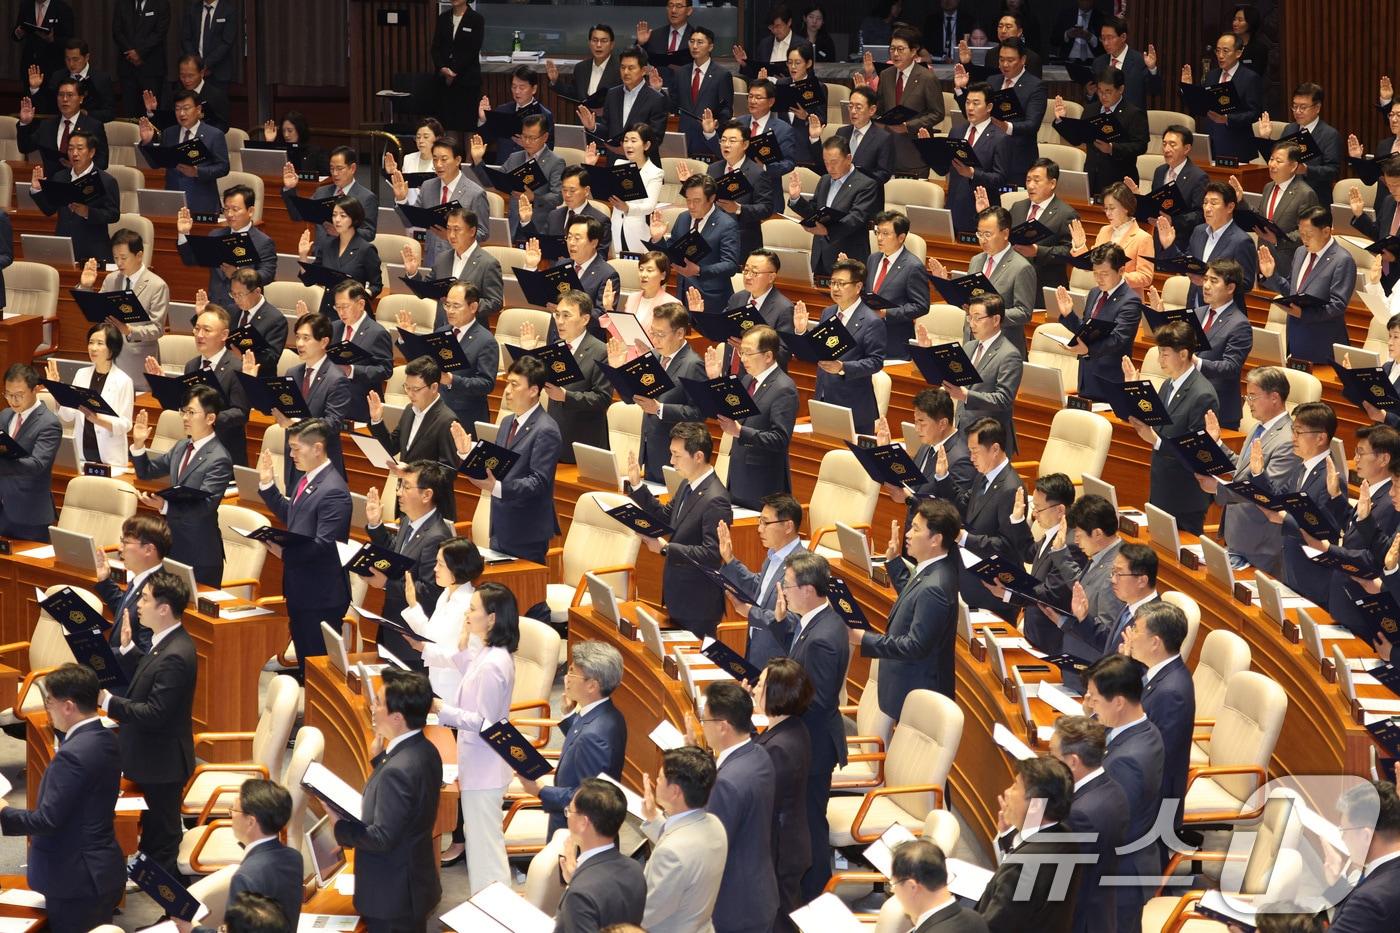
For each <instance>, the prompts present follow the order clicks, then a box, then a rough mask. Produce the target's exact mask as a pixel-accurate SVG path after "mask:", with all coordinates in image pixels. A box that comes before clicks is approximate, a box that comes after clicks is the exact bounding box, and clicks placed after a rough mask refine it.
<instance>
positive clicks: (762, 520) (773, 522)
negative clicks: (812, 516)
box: [758, 517, 791, 585]
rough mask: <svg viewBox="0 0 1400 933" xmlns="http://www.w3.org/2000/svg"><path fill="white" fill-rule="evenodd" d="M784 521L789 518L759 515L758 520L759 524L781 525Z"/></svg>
mask: <svg viewBox="0 0 1400 933" xmlns="http://www.w3.org/2000/svg"><path fill="white" fill-rule="evenodd" d="M786 521H791V519H787V518H762V517H760V518H759V520H758V523H759V524H760V525H781V524H782V523H783V522H786ZM780 585H781V584H780Z"/></svg>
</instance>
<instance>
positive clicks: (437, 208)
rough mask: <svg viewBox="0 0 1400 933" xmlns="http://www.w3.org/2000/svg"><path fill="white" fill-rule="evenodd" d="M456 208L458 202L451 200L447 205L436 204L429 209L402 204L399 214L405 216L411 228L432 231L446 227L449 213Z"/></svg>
mask: <svg viewBox="0 0 1400 933" xmlns="http://www.w3.org/2000/svg"><path fill="white" fill-rule="evenodd" d="M456 206H457V202H456V201H451V200H449V201H448V202H447V203H446V204H434V205H431V206H429V207H422V206H420V205H417V204H400V205H398V208H399V213H400V214H403V219H404V220H405V221H407V222H408V225H409V226H410V227H422V228H424V229H431V228H433V227H444V226H446V225H447V212H448V211H450V210H452V209H453V208H454V207H456Z"/></svg>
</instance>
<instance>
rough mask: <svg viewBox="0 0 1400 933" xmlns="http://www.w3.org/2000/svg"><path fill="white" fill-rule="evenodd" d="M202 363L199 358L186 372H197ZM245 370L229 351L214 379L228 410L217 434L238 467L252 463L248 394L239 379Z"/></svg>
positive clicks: (222, 415)
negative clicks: (246, 431) (249, 461)
mask: <svg viewBox="0 0 1400 933" xmlns="http://www.w3.org/2000/svg"><path fill="white" fill-rule="evenodd" d="M202 362H204V361H203V359H202V358H201V357H199V356H195V357H194V358H193V359H191V360H189V361H187V362H186V363H185V372H186V373H192V372H194V371H195V370H197V369H199V367H200V364H201V363H202ZM241 366H242V361H241V360H239V358H238V357H237V356H236V355H234V353H233V351H232V350H225V351H224V355H223V356H221V357H219V362H218V365H216V366H215V367H214V378H215V379H216V380H217V381H218V383H219V390H220V391H222V392H223V394H224V405H225V406H226V407H225V408H224V410H223V411H221V412H219V414H218V415H217V416H216V418H215V420H214V433H215V434H216V435H218V438H219V443H220V444H222V445H223V447H224V450H226V451H227V452H228V455H229V457H230V458H231V459H232V460H233V462H234V465H235V466H243V465H245V464H246V463H247V462H248V437H247V435H246V434H245V433H244V432H245V429H246V428H247V425H248V393H246V392H244V391H243V383H242V382H240V381H239V379H238V376H237V375H236V374H237V373H238V372H240V371H241V369H240V367H241Z"/></svg>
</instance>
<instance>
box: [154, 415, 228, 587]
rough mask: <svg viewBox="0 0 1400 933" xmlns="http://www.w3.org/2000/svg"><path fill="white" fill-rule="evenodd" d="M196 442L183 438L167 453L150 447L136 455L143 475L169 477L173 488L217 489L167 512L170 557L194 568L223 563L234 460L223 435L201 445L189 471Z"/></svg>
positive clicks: (157, 477) (175, 504)
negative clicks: (222, 519)
mask: <svg viewBox="0 0 1400 933" xmlns="http://www.w3.org/2000/svg"><path fill="white" fill-rule="evenodd" d="M192 443H193V441H191V440H190V439H189V438H182V439H181V440H178V441H176V442H175V444H174V446H173V447H171V448H170V449H169V450H168V451H166V452H165V453H163V454H158V453H154V452H153V451H150V450H147V451H145V452H144V453H142V454H140V455H138V456H134V457H132V458H131V463H132V466H133V467H135V469H136V475H137V476H139V477H141V479H147V480H156V479H169V480H170V485H171V486H184V487H187V488H191V489H200V490H203V491H204V492H207V493H212V494H213V498H211V499H208V500H207V501H204V502H171V503H169V506H170V507H169V508H168V509H167V510H166V513H165V521H166V524H168V525H169V526H170V535H171V539H172V545H171V549H170V556H171V557H173V558H175V559H176V560H178V561H180V562H182V563H186V564H189V565H190V566H191V567H209V566H214V565H219V566H222V564H223V562H224V540H223V538H222V537H221V536H220V534H219V502H220V501H221V500H222V499H223V497H224V491H225V490H227V489H228V484H229V483H231V482H233V461H232V460H231V459H230V458H229V454H228V451H227V450H225V449H224V445H223V444H220V443H219V439H218V437H217V436H215V437H214V438H212V439H211V440H209V441H208V442H207V443H206V444H205V445H204V446H203V447H201V448H199V450H198V452H196V453H195V454H194V455H193V456H191V457H190V462H189V465H188V466H187V467H185V469H184V470H183V471H181V470H180V465H181V464H182V463H183V462H184V459H185V451H186V450H187V449H188V448H189V446H190V445H191V444H192Z"/></svg>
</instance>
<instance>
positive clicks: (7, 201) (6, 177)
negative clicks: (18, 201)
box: [0, 162, 15, 211]
mask: <svg viewBox="0 0 1400 933" xmlns="http://www.w3.org/2000/svg"><path fill="white" fill-rule="evenodd" d="M0 165H3V166H4V168H3V169H0V210H6V211H8V210H9V209H10V208H12V207H14V200H15V174H14V172H13V171H11V169H10V166H9V163H7V162H0Z"/></svg>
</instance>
